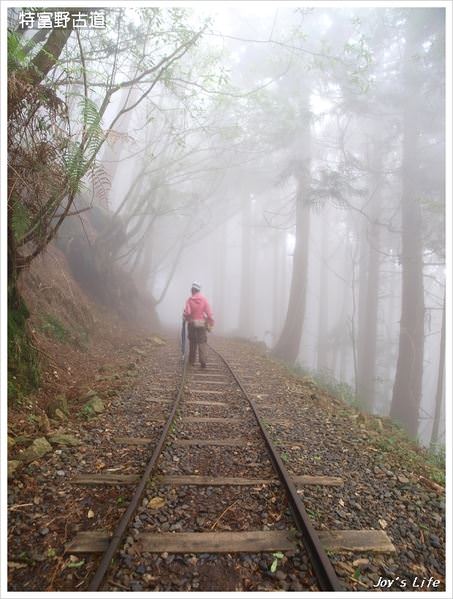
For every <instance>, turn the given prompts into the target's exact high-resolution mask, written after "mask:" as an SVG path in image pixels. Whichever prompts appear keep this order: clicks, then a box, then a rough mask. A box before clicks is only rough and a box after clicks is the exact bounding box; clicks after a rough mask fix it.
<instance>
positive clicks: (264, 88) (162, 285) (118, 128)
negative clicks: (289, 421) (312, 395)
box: [8, 5, 445, 443]
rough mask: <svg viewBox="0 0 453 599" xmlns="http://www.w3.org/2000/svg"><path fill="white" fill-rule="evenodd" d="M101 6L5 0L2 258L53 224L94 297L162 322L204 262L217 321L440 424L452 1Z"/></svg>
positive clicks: (420, 424)
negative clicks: (40, 17) (79, 16)
mask: <svg viewBox="0 0 453 599" xmlns="http://www.w3.org/2000/svg"><path fill="white" fill-rule="evenodd" d="M107 23H108V27H107V28H106V29H105V31H102V32H99V31H93V30H89V29H84V30H79V31H77V32H69V33H68V34H67V35H66V37H65V38H64V39H63V37H64V36H63V34H62V33H61V32H60V36H59V37H57V36H56V34H55V31H54V32H47V33H46V35H44V34H43V33H40V31H38V32H36V31H34V32H30V31H29V32H26V33H23V32H22V31H19V30H18V29H17V11H16V12H15V11H11V14H10V28H11V39H10V46H9V67H10V71H9V72H10V95H11V93H12V92H14V94H15V96H14V98H13V100H14V102H13V104H11V103H10V113H9V126H10V137H9V146H10V150H11V151H12V154H11V155H12V159H10V167H11V170H10V171H9V179H10V181H9V185H10V189H11V188H13V189H14V190H15V191H14V193H13V192H11V194H10V197H9V211H8V215H9V228H10V239H11V241H10V244H9V253H8V255H9V266H10V279H12V280H15V278H16V276H17V275H18V273H20V270H21V269H22V268H24V267H26V266H27V265H28V264H29V263H30V261H31V260H32V259H33V258H34V257H35V256H37V255H39V254H40V253H41V252H42V251H43V250H44V249H45V247H46V244H48V243H49V242H50V241H51V240H52V239H54V238H56V239H57V243H59V244H60V246H61V247H62V248H63V250H64V251H65V253H66V254H67V256H68V259H69V262H70V264H71V266H72V268H73V269H74V271H75V272H76V273H77V276H78V277H79V279H80V280H81V282H82V283H84V284H85V285H86V287H87V288H88V289H92V290H93V292H96V294H97V297H98V298H99V299H101V300H102V301H105V302H106V303H111V304H112V305H121V306H122V309H123V311H124V312H125V313H128V311H129V313H130V312H131V310H130V308H131V306H133V310H132V312H133V315H134V316H135V317H139V318H141V319H143V321H144V322H145V320H148V321H150V322H151V321H153V320H154V322H157V320H158V319H159V320H160V321H161V322H163V323H165V324H166V325H172V326H175V327H176V326H178V325H179V322H180V317H181V308H182V304H183V301H184V299H185V297H186V296H187V294H188V291H189V287H190V282H191V281H192V280H194V279H197V280H200V282H201V283H202V285H203V291H204V292H206V294H207V295H208V296H209V299H210V300H211V302H212V305H213V309H214V314H215V317H216V323H217V324H216V330H217V332H219V333H226V334H228V333H229V334H237V335H240V336H244V337H248V338H253V339H258V340H261V341H264V342H265V343H266V344H267V345H268V347H269V348H271V349H272V351H273V353H274V354H275V355H276V356H278V357H279V358H281V359H283V360H285V361H287V362H289V363H296V362H297V363H299V364H301V365H302V366H304V367H305V368H307V369H310V370H313V371H316V372H318V373H322V375H323V376H324V377H327V378H330V379H332V380H333V379H336V380H338V381H341V382H344V383H347V384H349V385H350V386H351V388H352V390H353V392H354V393H355V394H356V395H357V398H358V401H359V402H360V403H361V405H363V406H364V407H365V408H366V409H368V410H370V411H374V412H377V413H380V414H390V416H392V417H393V418H394V419H395V420H396V421H398V422H400V423H402V424H403V425H404V426H405V428H406V429H407V430H408V432H409V433H410V434H411V435H412V436H414V437H415V436H417V435H419V436H420V437H421V438H422V439H423V441H424V442H429V441H430V440H431V441H432V442H434V443H437V442H438V443H443V434H444V433H443V430H444V424H443V416H442V414H443V409H444V408H443V401H444V399H443V398H444V389H443V379H444V372H443V370H444V335H445V333H444V329H445V265H444V263H445V254H444V247H445V239H444V204H445V195H444V176H445V173H444V168H445V161H444V145H445V139H444V134H445V119H444V111H445V101H444V93H445V90H444V84H445V82H444V79H445V72H444V71H445V61H444V58H445V47H444V45H445V39H444V27H445V15H444V9H441V8H338V9H330V8H329V9H328V8H314V9H307V8H296V7H294V8H288V7H284V8H277V5H275V6H274V7H271V6H268V7H266V8H262V7H261V8H258V7H257V8H256V9H255V8H253V7H251V6H249V7H245V6H240V5H238V7H237V8H236V7H231V8H227V7H225V8H223V9H220V8H219V9H218V10H217V12H215V10H214V9H212V11H208V10H206V11H202V10H201V9H187V10H185V9H180V8H178V9H176V8H173V9H170V8H148V9H141V8H140V9H138V8H137V9H129V8H126V9H120V8H116V9H111V10H109V11H108V15H107ZM33 36H34V37H33ZM49 56H53V58H54V60H51V59H49ZM30 84H31V85H32V86H34V88H35V89H38V88H40V90H41V92H42V91H43V90H45V92H46V94H45V95H44V97H45V99H44V100H43V99H42V94H41V95H37V94H35V95H32V96H30V91H29V88H27V85H30ZM27 90H28V91H27ZM33 107H34V108H35V110H34V111H33V110H32V108H33ZM44 148H45V150H46V151H45V152H44ZM39 151H40V152H41V154H39ZM37 155H40V160H39V161H38V160H37V158H36V157H37ZM30 165H32V170H30ZM12 168H14V170H12ZM18 173H19V174H20V175H21V180H22V183H21V185H20V186H19V185H18V177H19V175H18ZM39 177H41V179H40V178H39ZM23 180H25V185H24V184H23ZM38 181H41V182H40V183H39V185H38ZM49 181H50V183H49ZM19 189H20V191H19ZM12 275H13V276H12ZM132 299H133V301H132Z"/></svg>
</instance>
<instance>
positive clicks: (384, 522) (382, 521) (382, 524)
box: [378, 518, 388, 530]
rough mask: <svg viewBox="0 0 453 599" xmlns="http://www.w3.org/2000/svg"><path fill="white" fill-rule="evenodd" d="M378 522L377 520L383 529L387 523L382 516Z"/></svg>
mask: <svg viewBox="0 0 453 599" xmlns="http://www.w3.org/2000/svg"><path fill="white" fill-rule="evenodd" d="M378 522H379V526H380V527H381V528H383V529H384V530H385V529H386V528H387V526H388V524H387V522H386V520H384V519H383V518H382V519H381V520H378Z"/></svg>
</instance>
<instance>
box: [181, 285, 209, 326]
mask: <svg viewBox="0 0 453 599" xmlns="http://www.w3.org/2000/svg"><path fill="white" fill-rule="evenodd" d="M184 318H185V320H188V321H189V322H190V321H192V320H206V321H207V324H208V325H210V326H213V325H214V319H213V317H212V310H211V306H210V305H209V303H208V300H207V299H206V298H205V296H204V295H203V294H202V293H200V292H198V293H195V294H194V295H192V296H191V297H189V299H188V300H187V301H186V305H185V308H184Z"/></svg>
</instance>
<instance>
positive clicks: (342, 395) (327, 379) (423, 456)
mask: <svg viewBox="0 0 453 599" xmlns="http://www.w3.org/2000/svg"><path fill="white" fill-rule="evenodd" d="M285 367H286V368H288V369H289V370H290V371H291V372H292V373H293V374H296V375H297V376H300V377H303V378H304V380H305V381H308V382H312V383H314V384H315V385H316V386H317V387H319V388H320V389H322V390H323V391H326V392H327V393H329V394H330V395H332V396H333V397H335V398H337V399H340V400H341V401H343V402H345V403H346V404H347V405H349V406H351V407H353V408H354V409H356V410H358V411H359V412H360V413H361V415H362V416H363V418H365V419H366V423H367V427H368V428H369V429H372V430H374V431H375V432H378V433H380V434H378V435H376V437H375V438H374V440H373V444H374V446H375V447H376V448H377V449H379V450H380V451H381V452H382V453H383V454H385V455H386V456H387V457H388V458H391V460H392V461H394V462H396V463H401V464H403V463H404V464H406V465H407V466H408V468H410V469H412V470H413V471H424V472H425V473H426V474H428V476H429V477H430V478H431V479H432V480H434V481H435V482H437V483H439V484H441V485H445V446H444V445H441V444H438V445H432V446H431V447H429V448H426V447H423V446H422V445H421V444H420V443H417V440H414V439H411V438H410V437H409V435H408V434H407V433H406V431H405V430H404V429H403V427H401V426H400V425H398V423H396V422H394V421H392V420H390V418H387V417H384V418H383V417H380V416H373V415H372V414H366V413H365V412H363V411H362V410H363V408H362V407H361V405H360V401H359V399H358V398H357V396H356V394H355V392H354V390H353V389H352V387H351V386H350V385H348V384H347V383H343V382H340V381H337V380H336V379H335V378H334V377H333V376H332V375H331V374H330V373H328V372H319V371H313V370H310V369H308V368H305V367H303V366H301V365H300V364H297V365H296V366H293V367H289V366H288V365H287V364H285Z"/></svg>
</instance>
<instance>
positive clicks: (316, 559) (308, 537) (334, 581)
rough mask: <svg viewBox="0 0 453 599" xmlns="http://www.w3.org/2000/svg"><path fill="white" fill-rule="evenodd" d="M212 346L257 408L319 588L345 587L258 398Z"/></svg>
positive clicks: (329, 589)
mask: <svg viewBox="0 0 453 599" xmlns="http://www.w3.org/2000/svg"><path fill="white" fill-rule="evenodd" d="M209 347H210V348H211V350H212V351H213V352H214V353H216V354H217V355H218V356H219V358H220V359H221V360H222V361H223V362H224V364H225V365H226V367H227V368H228V370H229V371H230V372H231V374H232V375H233V378H234V379H235V381H236V382H237V384H238V385H239V387H240V389H241V391H242V393H243V394H244V395H245V397H246V399H247V401H248V402H249V404H250V407H251V408H252V410H253V413H254V415H255V418H256V420H257V422H258V426H259V428H260V431H261V434H262V435H263V437H264V440H265V442H266V445H267V448H268V450H269V453H270V454H271V458H272V462H273V464H274V468H275V470H276V472H277V474H278V477H279V479H280V481H281V483H282V484H283V487H284V488H285V491H286V494H287V496H288V499H289V503H290V506H291V511H292V513H293V516H294V520H295V522H296V525H297V528H298V529H299V531H300V532H301V534H302V543H303V545H304V547H305V549H306V550H307V553H308V555H309V557H310V560H311V563H312V566H313V570H314V571H315V574H316V578H317V580H318V583H319V588H320V589H321V591H344V587H343V586H342V584H341V582H340V580H339V578H338V577H337V575H336V573H335V570H334V569H333V566H332V564H331V563H330V560H329V558H328V557H327V554H326V552H325V550H324V548H323V546H322V545H321V541H320V540H319V537H318V535H317V533H316V531H315V529H314V528H313V525H312V523H311V522H310V519H309V517H308V514H307V512H306V510H305V507H304V504H303V503H302V500H301V498H300V497H299V495H298V494H297V489H296V486H295V484H294V482H293V481H292V479H291V476H290V474H289V472H288V470H287V469H286V467H285V465H284V463H283V462H282V459H281V457H280V456H279V454H278V451H277V449H276V448H275V446H274V444H273V443H272V441H271V438H270V436H269V434H268V432H267V431H266V429H265V427H264V425H263V423H262V422H261V419H260V417H259V415H258V410H257V408H256V405H255V402H254V401H253V400H252V398H251V397H250V395H249V394H248V392H247V391H246V389H245V388H244V386H243V384H242V382H241V380H240V379H239V377H238V375H237V374H236V373H235V372H234V370H233V369H232V367H231V366H230V365H229V363H228V362H227V360H226V359H225V358H224V357H223V356H222V354H221V353H220V352H218V351H217V350H216V349H214V348H213V347H212V346H211V345H210V346H209Z"/></svg>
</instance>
